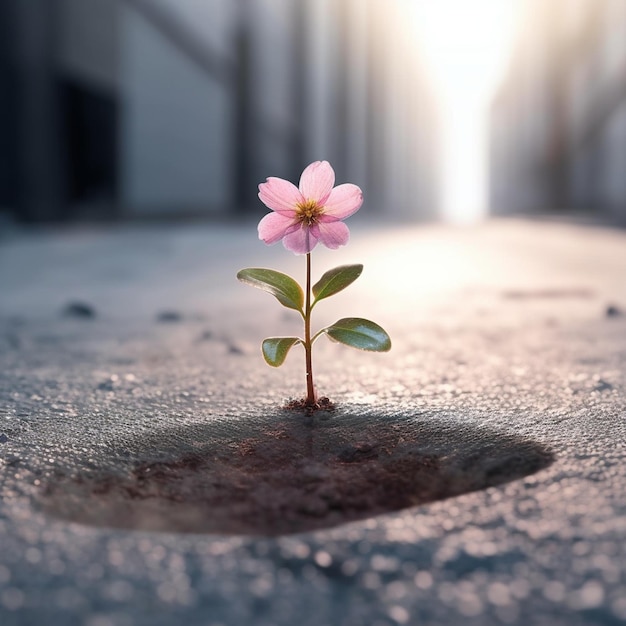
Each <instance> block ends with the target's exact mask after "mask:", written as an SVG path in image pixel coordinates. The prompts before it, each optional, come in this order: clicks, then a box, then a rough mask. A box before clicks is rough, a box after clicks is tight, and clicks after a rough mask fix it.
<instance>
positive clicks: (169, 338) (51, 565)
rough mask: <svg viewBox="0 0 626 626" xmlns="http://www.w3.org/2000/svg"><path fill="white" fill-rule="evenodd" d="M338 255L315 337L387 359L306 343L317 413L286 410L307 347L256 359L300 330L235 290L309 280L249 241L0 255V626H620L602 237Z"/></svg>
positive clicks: (614, 266)
mask: <svg viewBox="0 0 626 626" xmlns="http://www.w3.org/2000/svg"><path fill="white" fill-rule="evenodd" d="M352 237H353V240H352V242H351V243H350V244H349V245H348V246H347V247H346V248H343V249H341V250H338V251H329V250H326V249H320V250H316V251H315V252H314V254H313V274H314V276H319V275H321V274H322V273H323V272H324V271H326V270H327V269H329V268H331V267H334V266H335V265H340V264H345V263H363V264H364V265H365V269H364V272H363V275H362V276H361V277H360V278H359V280H358V281H356V282H355V283H354V284H353V285H351V286H350V287H349V288H348V289H346V290H345V291H344V292H342V293H340V294H338V295H336V296H334V297H333V298H330V299H328V300H325V301H324V302H321V303H320V304H319V306H316V308H315V311H314V319H313V326H314V327H315V328H319V327H321V326H324V325H327V324H330V323H332V322H333V321H335V319H337V318H339V317H348V316H358V317H361V316H362V317H368V318H371V319H373V320H374V321H376V322H378V323H379V324H381V325H382V326H383V327H384V328H385V329H386V330H387V331H388V332H389V334H390V335H391V337H392V341H393V348H392V350H391V351H390V352H389V353H386V354H375V353H365V352H359V351H356V350H352V349H350V348H348V347H345V346H341V345H338V344H333V343H330V342H328V341H326V340H325V339H324V338H322V339H320V341H319V342H318V343H317V344H316V346H315V350H314V359H315V360H314V367H315V374H316V383H317V387H318V390H319V392H320V393H321V394H324V395H327V396H329V397H330V398H331V400H332V401H334V402H335V403H336V405H337V406H336V409H335V411H333V412H323V413H324V414H323V415H322V414H317V415H316V416H314V417H313V418H307V417H306V416H302V415H300V414H298V413H295V412H286V411H285V410H284V409H282V408H281V407H283V406H284V405H285V403H286V402H287V401H288V400H289V399H292V398H298V397H300V396H302V394H303V392H304V373H303V365H304V363H303V361H304V357H303V355H302V353H301V352H299V351H298V348H297V347H296V348H294V350H293V352H292V353H291V354H290V355H289V357H288V358H287V361H286V363H285V365H284V366H283V367H281V368H279V369H273V368H269V367H268V366H266V365H265V363H264V362H263V360H262V357H261V354H260V348H259V346H260V341H261V340H262V339H263V338H264V337H267V336H277V335H292V334H299V333H300V332H301V329H300V323H301V320H300V318H299V316H298V314H297V313H295V312H293V311H290V310H288V309H285V308H283V307H281V306H280V305H279V304H278V303H277V302H276V300H275V299H274V298H272V297H271V296H270V295H268V294H266V293H262V292H260V291H257V290H253V289H250V288H248V287H246V286H244V285H241V284H239V283H238V282H237V281H236V280H235V274H236V272H237V271H238V270H239V269H241V268H242V267H247V266H257V267H263V266H265V267H272V268H274V269H277V270H280V271H284V272H287V273H290V274H292V275H293V276H294V277H296V278H297V279H298V280H302V279H303V275H304V260H303V258H301V257H295V256H293V255H291V254H290V253H288V252H286V251H285V250H284V249H282V247H280V245H278V246H274V247H266V246H264V245H263V244H262V243H261V242H259V241H258V240H257V239H256V232H255V226H254V224H251V225H250V226H249V227H245V228H244V227H234V226H233V227H231V226H226V225H222V226H216V225H198V226H180V227H175V228H171V227H170V228H165V227H161V226H141V227H140V226H125V227H121V226H120V227H109V228H107V229H105V230H101V229H100V230H98V229H87V228H82V229H77V228H75V229H67V230H57V231H38V232H35V231H33V232H24V233H20V234H14V235H12V236H11V238H9V237H5V238H4V239H0V294H1V295H0V494H1V498H2V499H1V503H0V624H2V626H14V625H19V626H22V625H30V624H40V623H46V624H50V625H54V626H56V625H59V626H65V625H69V626H73V625H74V624H76V625H84V626H118V625H119V626H133V625H135V624H137V625H144V624H145V625H146V626H147V625H151V626H152V625H156V626H158V625H160V624H163V625H166V624H180V623H185V624H187V625H188V626H193V625H196V624H197V625H198V626H200V625H203V626H205V625H206V626H208V625H211V626H218V625H221V626H231V625H237V626H239V625H242V624H260V625H263V626H264V625H267V626H269V625H284V626H291V625H293V624H299V625H301V626H308V625H311V626H313V625H315V626H321V625H326V624H328V625H333V626H335V625H341V626H344V625H345V626H359V625H361V624H363V625H368V626H370V625H372V626H378V625H381V626H382V625H390V626H391V625H395V624H444V625H451V626H452V625H457V624H459V623H464V624H468V625H476V626H489V625H491V624H520V625H521V624H533V625H534V624H537V625H544V624H545V625H548V624H550V625H553V624H556V625H560V624H562V625H573V626H576V625H578V624H601V625H605V624H606V625H612V624H622V623H626V541H625V540H626V480H625V479H626V465H625V460H626V396H625V388H626V387H625V385H626V279H625V277H626V232H624V231H620V230H611V229H606V228H600V227H593V226H584V225H576V224H568V223H555V222H533V221H522V220H502V221H492V222H489V223H486V224H484V225H481V226H476V227H468V228H463V229H455V228H451V227H442V226H422V227H417V226H415V227H414V226H398V227H394V226H384V227H383V226H373V225H363V226H361V225H358V224H357V226H356V227H354V228H353V229H352ZM285 446H287V448H285ZM294 450H295V452H294ZM290 455H291V456H290ZM294 455H295V456H294ZM279 458H283V459H288V460H290V463H291V462H292V464H291V465H288V467H287V469H285V467H283V466H280V467H279V466H278V465H277V459H279ZM391 462H393V463H396V462H397V463H400V465H394V466H393V468H394V471H393V473H394V476H395V478H394V480H395V479H396V478H398V477H400V478H402V481H401V483H397V482H394V480H391V479H390V478H389V476H388V472H386V469H385V468H388V465H385V464H386V463H387V464H388V463H391ZM402 463H404V465H402ZM255 464H256V465H255ZM416 464H417V465H420V467H421V468H422V469H420V472H422V470H423V471H424V472H426V473H425V474H424V473H419V474H418V473H412V472H417V470H416V469H415V468H416ZM224 468H229V469H228V471H226V470H225V469H224ZM233 468H235V470H236V471H234V470H233ZM272 468H274V469H276V472H275V473H274V474H271V472H270V474H271V479H270V478H268V477H267V476H268V474H267V472H268V471H269V470H271V469H272ZM360 468H363V470H362V473H360ZM261 470H262V471H263V472H265V473H263V472H262V471H261ZM383 470H385V471H383ZM254 472H259V474H258V476H259V477H260V479H259V481H258V484H257V482H256V481H255V476H257V474H255V473H254ZM298 472H300V473H301V475H298ZM150 473H152V475H150ZM155 473H156V474H157V476H158V478H157V479H154V478H153V476H154V474H155ZM261 474H263V479H262V480H261ZM363 474H365V475H366V476H367V478H368V481H369V488H370V489H371V490H372V494H367V495H371V498H368V497H361V496H362V494H363V491H364V490H365V491H367V490H368V481H365V482H362V481H361V482H359V481H357V482H356V483H355V482H354V477H355V476H357V477H360V478H362V477H363ZM277 476H278V478H279V480H278V479H277V478H276V477H277ZM407 476H408V477H409V478H410V477H413V476H414V477H415V479H414V480H413V479H411V480H407V478H406V477H407ZM420 476H421V478H420ZM285 477H289V479H290V481H291V482H290V481H286V480H284V479H285ZM346 477H347V478H346ZM378 480H380V481H381V482H382V483H383V484H382V486H381V487H379V488H377V489H373V487H372V485H373V484H374V483H376V482H377V481H378ZM388 480H390V482H385V481H388ZM420 481H421V483H420ZM339 483H340V484H341V486H342V488H347V489H348V491H347V493H348V495H347V496H346V495H345V493H346V492H342V491H337V490H335V491H333V489H334V488H335V487H336V486H337V485H338V484H339ZM398 484H401V485H402V489H404V490H405V491H402V495H403V497H404V496H405V495H406V493H408V494H409V495H408V497H407V498H405V499H402V498H399V499H396V500H394V503H395V504H394V505H393V506H390V507H383V508H382V509H381V508H376V505H377V504H380V502H381V500H380V498H379V496H378V495H376V494H379V495H380V494H383V495H384V494H385V493H392V492H394V490H396V491H395V492H394V493H396V492H397V491H398V489H399V487H398ZM414 484H421V489H422V491H424V490H426V487H432V490H431V491H432V494H431V495H433V497H431V498H426V499H421V500H420V499H419V498H418V499H414V496H415V493H414V491H412V490H411V489H412V487H411V488H409V489H408V492H407V491H406V489H407V485H409V486H410V485H414ZM103 485H104V487H103ZM312 485H313V487H312ZM351 485H352V486H353V487H354V488H353V489H351ZM450 486H451V488H449V489H444V487H446V488H447V487H450ZM280 489H283V491H280ZM207 490H209V491H211V493H212V494H213V497H214V499H213V500H211V505H210V506H208V505H206V502H205V501H204V500H203V498H205V497H206V494H207V493H208V491H207ZM277 490H278V491H277ZM426 491H427V490H426ZM305 492H306V493H309V494H311V497H310V499H309V500H308V501H305V503H304V504H303V503H302V502H300V501H299V500H298V498H299V496H300V495H301V493H305ZM277 493H279V497H278V496H277ZM429 493H430V492H429ZM215 494H218V495H215ZM231 494H232V498H231ZM337 494H340V495H337ZM341 494H344V495H343V496H341ZM218 496H219V497H218ZM338 498H339V499H341V498H344V500H345V499H346V498H347V501H348V502H350V503H351V505H350V506H351V507H352V513H355V511H356V514H354V515H352V517H350V516H347V517H346V514H345V511H343V512H342V510H339V509H340V508H341V507H339V509H338V504H337V502H338ZM350 498H352V500H350ZM436 498H438V499H436ZM391 500H393V498H391ZM251 502H252V503H253V504H254V507H256V508H252V509H251V511H252V512H250V510H249V511H248V512H247V514H246V515H247V516H243V517H242V516H240V517H237V515H239V514H240V513H241V506H243V505H242V503H244V504H245V505H249V504H250V503H251ZM295 503H299V504H297V506H296V505H295ZM372 503H374V504H372ZM228 507H231V508H228ZM368 507H370V508H369V509H368ZM294 510H297V511H298V515H299V516H300V517H297V516H296V517H294V516H293V512H294ZM268 511H269V513H268ZM231 514H232V515H233V517H232V518H231ZM254 515H258V519H259V523H258V525H255V524H254ZM272 516H273V517H272ZM290 516H291V517H290ZM231 519H232V523H230V524H229V520H231ZM302 519H304V523H300V522H301V520H302ZM347 519H348V520H352V521H346V520H347ZM189 520H191V522H190V521H189ZM242 520H243V522H242ZM276 520H281V521H280V524H279V523H278V522H277V521H276ZM294 520H295V521H294ZM298 520H300V521H298ZM244 522H245V523H244ZM281 524H282V525H281Z"/></svg>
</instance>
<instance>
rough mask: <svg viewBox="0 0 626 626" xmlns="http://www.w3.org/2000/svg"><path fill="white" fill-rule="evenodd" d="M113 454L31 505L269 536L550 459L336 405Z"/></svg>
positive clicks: (478, 434)
mask: <svg viewBox="0 0 626 626" xmlns="http://www.w3.org/2000/svg"><path fill="white" fill-rule="evenodd" d="M116 450H117V453H113V452H111V451H110V450H109V452H108V453H106V454H104V455H103V454H102V453H100V458H97V459H95V462H94V458H93V457H92V458H91V459H90V461H89V462H85V463H84V464H83V466H82V467H81V462H80V460H79V461H78V463H77V465H76V466H75V467H74V468H73V469H72V470H71V471H69V470H68V473H66V474H64V473H62V472H56V473H55V474H54V475H53V476H51V478H50V479H49V482H48V483H47V484H45V485H43V488H42V491H41V492H40V496H39V506H40V507H41V508H42V509H43V511H44V512H46V513H48V514H50V515H52V516H54V517H57V518H61V519H64V520H68V521H72V522H78V523H82V524H87V525H93V526H101V527H102V526H105V527H116V528H126V529H137V530H148V531H166V532H192V533H216V534H227V535H234V534H237V535H264V536H268V535H269V536H272V535H274V536H275V535H281V534H289V533H298V532H306V531H312V530H317V529H322V528H329V527H333V526H338V525H340V524H344V523H346V522H350V521H356V520H361V519H365V518H368V517H371V516H375V515H380V514H384V513H390V512H393V511H399V510H401V509H404V508H407V507H412V506H416V505H419V504H424V503H427V502H431V501H433V500H440V499H443V498H449V497H452V496H456V495H459V494H462V493H467V492H470V491H475V490H478V489H485V488H487V487H490V486H493V485H498V484H501V483H505V482H508V481H511V480H515V479H518V478H521V477H523V476H526V475H528V474H531V473H533V472H536V471H538V470H539V469H542V468H544V467H546V466H547V465H549V464H550V463H551V462H552V460H553V457H552V454H551V453H550V451H549V450H548V449H547V448H546V447H545V446H542V445H541V444H538V443H536V442H533V441H531V440H528V439H524V438H521V437H517V436H513V435H510V434H503V433H501V432H497V431H495V430H490V429H488V428H485V427H483V426H476V425H474V426H472V425H467V424H463V423H460V424H459V423H457V422H454V421H452V420H434V419H432V418H430V419H426V418H424V419H420V417H419V416H416V417H402V418H399V417H389V416H384V415H378V416H376V415H366V416H364V415H350V414H343V415H342V412H341V411H337V412H336V413H335V414H334V415H333V417H331V418H329V419H320V418H318V417H314V418H308V419H307V418H303V417H302V416H300V415H299V414H298V415H296V414H290V413H287V412H284V413H280V414H277V415H274V416H270V418H265V419H263V420H260V421H259V420H258V419H256V418H255V419H254V420H252V419H249V420H245V419H239V420H235V421H233V420H231V421H227V422H224V423H222V422H218V421H215V422H213V423H212V424H205V425H201V426H199V425H195V426H189V427H180V428H177V429H172V430H168V431H161V432H157V433H154V432H152V433H148V434H142V436H141V438H138V439H137V440H136V441H134V442H132V441H131V442H129V441H128V440H125V441H124V442H120V444H119V447H116ZM107 455H108V456H107Z"/></svg>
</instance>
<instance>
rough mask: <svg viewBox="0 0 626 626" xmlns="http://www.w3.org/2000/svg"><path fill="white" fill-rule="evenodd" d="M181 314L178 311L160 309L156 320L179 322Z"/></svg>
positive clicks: (181, 317)
mask: <svg viewBox="0 0 626 626" xmlns="http://www.w3.org/2000/svg"><path fill="white" fill-rule="evenodd" d="M182 319H183V316H182V315H181V314H180V313H179V312H178V311H161V312H160V313H159V314H158V315H157V322H167V323H170V322H180V321H182Z"/></svg>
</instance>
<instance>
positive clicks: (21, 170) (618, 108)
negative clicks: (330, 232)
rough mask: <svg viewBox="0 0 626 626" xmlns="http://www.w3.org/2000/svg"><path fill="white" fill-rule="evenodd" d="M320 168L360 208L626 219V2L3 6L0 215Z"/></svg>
mask: <svg viewBox="0 0 626 626" xmlns="http://www.w3.org/2000/svg"><path fill="white" fill-rule="evenodd" d="M503 7H505V8H506V10H504V9H503ZM508 14H510V15H512V16H514V17H513V18H511V20H509V19H508V18H507V17H506V15H508ZM505 21H507V22H508V21H511V22H512V23H513V27H512V28H511V29H509V27H508V25H507V24H505ZM470 23H471V24H473V26H471V27H469V26H467V25H468V24H470ZM503 33H506V35H503ZM509 33H511V34H509ZM503 40H505V41H503ZM489 41H492V44H489V45H488V43H489ZM490 46H491V47H490ZM437 59H439V61H437ZM494 59H497V60H498V63H494ZM501 66H502V68H505V69H501ZM494 68H497V69H494ZM494 72H495V74H494ZM444 74H445V76H444ZM496 75H497V76H496ZM494 76H496V78H497V77H498V76H499V77H500V78H499V79H498V80H496V79H494ZM442 85H445V88H443V89H442V87H441V86H442ZM461 131H462V132H461ZM463 134H464V136H465V139H463V137H462V136H461V135H463ZM317 159H327V160H329V161H330V162H331V163H332V164H333V166H334V167H335V169H336V172H337V180H338V182H346V181H350V182H354V183H356V184H359V185H360V186H361V187H363V189H364V191H365V198H366V205H365V208H366V211H363V212H360V213H359V215H358V219H362V218H364V217H367V216H368V215H369V216H376V215H379V216H385V217H386V218H390V217H391V218H394V219H408V220H418V219H437V218H439V219H441V218H446V219H454V220H456V221H459V222H471V221H475V220H476V219H479V218H480V217H481V216H484V215H486V214H492V215H509V214H514V213H526V214H527V213H533V214H537V213H551V214H552V213H555V212H557V213H561V214H571V213H581V212H583V213H586V214H588V215H590V216H595V217H602V218H608V219H611V220H613V221H621V222H626V0H437V2H434V0H27V1H26V0H2V1H1V2H0V223H2V216H3V215H4V216H5V217H6V216H7V215H10V216H11V217H12V219H15V220H18V221H22V222H48V221H63V220H65V221H67V220H90V219H111V218H116V219H118V218H121V219H138V218H141V219H147V218H158V217H165V218H168V219H169V218H180V217H185V216H207V217H209V216H213V217H215V216H218V217H231V216H242V215H250V214H252V215H261V214H262V213H263V212H264V210H265V209H264V208H263V206H262V205H261V204H260V203H259V201H258V199H257V198H256V192H257V185H258V183H259V182H261V181H263V180H265V178H266V177H267V176H280V177H283V178H288V179H290V180H293V181H297V178H298V176H299V174H300V172H301V171H302V169H303V167H304V166H306V165H307V164H308V163H310V162H311V161H313V160H317ZM487 171H488V175H486V172H487ZM478 179H480V180H478ZM479 204H480V205H481V206H478V205H479ZM487 204H488V206H487ZM448 205H450V206H448ZM452 205H454V206H452ZM0 228H1V226H0Z"/></svg>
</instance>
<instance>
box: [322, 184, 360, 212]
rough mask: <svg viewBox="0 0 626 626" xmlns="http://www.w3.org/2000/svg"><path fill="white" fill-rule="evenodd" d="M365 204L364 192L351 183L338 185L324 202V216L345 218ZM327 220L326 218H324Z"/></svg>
mask: <svg viewBox="0 0 626 626" xmlns="http://www.w3.org/2000/svg"><path fill="white" fill-rule="evenodd" d="M362 204H363V192H362V191H361V189H360V188H359V187H357V186H356V185H353V184H351V183H346V184H344V185H338V186H337V187H335V188H334V189H333V190H332V191H331V192H330V195H329V196H328V199H327V200H326V202H325V203H324V216H328V217H334V218H335V219H338V220H345V219H346V217H350V216H351V215H352V214H353V213H356V212H357V211H358V210H359V209H360V208H361V205H362ZM324 221H326V220H324Z"/></svg>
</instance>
